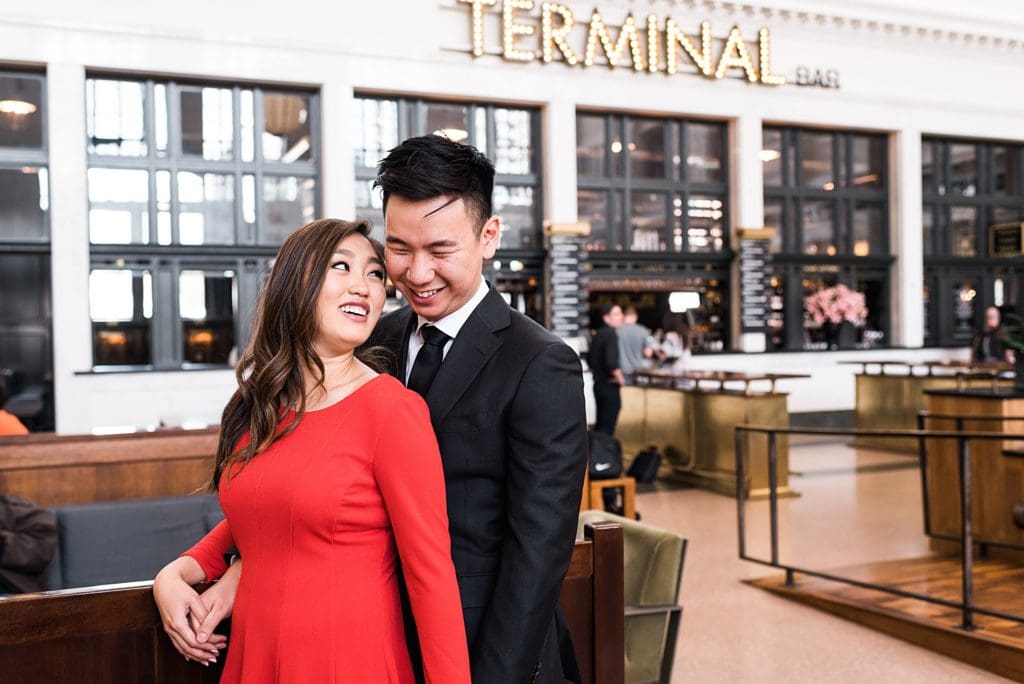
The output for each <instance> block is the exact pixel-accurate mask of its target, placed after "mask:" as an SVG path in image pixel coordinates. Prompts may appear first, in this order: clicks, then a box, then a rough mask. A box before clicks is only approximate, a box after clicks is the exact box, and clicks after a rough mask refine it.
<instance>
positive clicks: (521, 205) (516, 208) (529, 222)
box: [494, 185, 539, 249]
mask: <svg viewBox="0 0 1024 684" xmlns="http://www.w3.org/2000/svg"><path fill="white" fill-rule="evenodd" d="M494 212H495V213H496V214H498V216H500V217H501V243H500V246H501V249H528V248H533V247H536V246H537V243H538V232H539V231H538V230H537V219H536V212H535V211H534V204H533V188H532V187H529V186H525V187H524V186H505V185H496V186H494Z"/></svg>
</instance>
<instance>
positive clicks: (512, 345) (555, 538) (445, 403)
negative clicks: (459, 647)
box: [368, 290, 587, 684]
mask: <svg viewBox="0 0 1024 684" xmlns="http://www.w3.org/2000/svg"><path fill="white" fill-rule="evenodd" d="M415 325H416V315H415V313H414V312H413V311H412V310H411V309H410V308H408V307H405V308H403V309H400V310H398V311H395V312H392V313H391V314H389V315H387V316H385V317H383V318H382V319H381V321H380V323H379V324H378V325H377V329H376V330H375V332H374V334H373V336H372V337H371V339H370V341H369V343H368V346H373V345H378V346H383V347H386V348H387V349H389V350H391V351H392V353H393V358H392V361H393V362H394V365H393V367H392V368H391V369H390V372H392V373H393V374H394V375H396V376H397V377H399V378H400V379H402V380H404V370H405V368H406V358H407V351H408V341H409V335H410V333H411V332H412V331H413V330H414V327H415ZM426 400H427V405H428V406H429V407H430V418H431V422H432V423H433V425H434V431H435V432H436V434H437V439H438V443H439V444H440V447H441V458H442V460H443V462H444V474H445V484H446V486H447V495H448V520H449V525H450V528H451V537H452V559H453V561H454V563H455V570H456V573H457V575H458V582H459V589H460V591H461V595H462V606H463V612H464V617H465V620H466V633H467V636H468V639H469V650H470V662H471V665H472V670H473V681H474V682H478V683H479V684H499V683H509V684H523V683H525V682H529V681H537V682H559V683H561V682H562V681H563V679H562V667H561V664H560V660H559V655H558V641H557V635H556V630H555V626H554V622H555V620H554V616H555V606H556V604H557V600H558V594H559V590H560V587H561V583H562V578H563V577H564V575H565V571H566V569H567V568H568V564H569V558H570V556H571V554H572V547H573V542H574V538H575V533H576V520H577V516H578V514H579V506H580V495H581V492H582V488H583V473H584V471H585V469H586V458H587V456H586V449H587V431H586V416H585V413H584V404H583V401H584V400H583V377H582V373H581V368H580V361H579V357H578V356H577V355H576V353H575V352H574V351H573V350H572V349H570V348H569V347H568V346H567V345H566V344H564V343H563V342H562V341H561V340H560V339H559V338H557V337H556V336H554V335H552V334H551V333H550V332H548V331H547V330H545V329H544V328H542V327H541V326H539V325H537V324H536V323H535V322H533V321H532V320H530V319H529V318H527V317H525V316H523V315H522V314H520V313H519V312H517V311H514V310H512V309H511V308H509V306H508V305H507V304H506V303H505V301H504V300H503V299H502V298H501V296H500V295H499V294H498V293H497V292H495V291H494V290H491V291H490V292H489V293H488V294H487V296H486V297H485V298H484V300H483V301H482V302H481V303H480V305H479V306H477V308H476V310H475V311H473V313H472V314H471V315H470V317H469V320H468V321H467V322H466V324H465V326H464V327H463V328H462V330H461V331H460V332H459V335H458V336H457V337H456V338H455V341H454V342H453V343H452V347H451V349H450V350H449V351H448V354H447V356H446V357H445V360H444V363H443V364H442V365H441V369H440V370H439V371H438V374H437V376H436V378H435V379H434V382H433V384H432V385H431V388H430V391H429V392H428V394H427V397H426ZM538 668H539V669H538Z"/></svg>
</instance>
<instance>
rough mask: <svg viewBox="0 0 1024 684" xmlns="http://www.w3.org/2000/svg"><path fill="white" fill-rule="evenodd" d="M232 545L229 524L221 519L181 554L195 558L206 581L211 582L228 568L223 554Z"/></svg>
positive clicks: (232, 539)
mask: <svg viewBox="0 0 1024 684" xmlns="http://www.w3.org/2000/svg"><path fill="white" fill-rule="evenodd" d="M234 545H235V540H234V538H233V537H232V536H231V526H230V525H228V521H227V520H222V521H220V523H218V524H217V526H216V527H214V528H213V529H212V530H210V531H209V532H207V533H206V536H205V537H203V538H202V539H200V540H199V541H197V542H196V543H195V545H194V546H193V547H192V548H191V549H189V550H188V551H186V552H185V553H183V554H181V555H182V556H190V557H192V558H193V559H195V561H196V562H197V563H199V566H200V567H201V568H202V569H203V572H205V573H206V581H207V582H212V581H214V580H216V579H220V576H221V575H223V574H224V571H225V570H227V569H228V564H227V562H226V561H225V560H224V554H225V553H227V552H228V551H230V550H231V548H232V547H233V546H234Z"/></svg>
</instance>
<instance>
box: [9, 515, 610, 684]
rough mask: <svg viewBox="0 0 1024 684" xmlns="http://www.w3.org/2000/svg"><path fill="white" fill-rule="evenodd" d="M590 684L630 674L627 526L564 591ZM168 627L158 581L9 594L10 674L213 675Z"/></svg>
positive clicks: (25, 680)
mask: <svg viewBox="0 0 1024 684" xmlns="http://www.w3.org/2000/svg"><path fill="white" fill-rule="evenodd" d="M560 602H561V605H562V610H563V612H564V614H565V618H566V622H567V624H568V625H569V630H570V632H571V634H572V637H573V642H574V645H575V647H576V652H577V658H578V660H579V663H580V669H581V671H582V674H583V677H584V680H583V681H584V683H585V684H622V683H623V680H624V659H623V648H624V636H623V634H624V632H623V605H624V604H623V583H622V528H621V527H619V526H618V525H615V524H613V523H597V524H594V525H588V526H587V530H586V540H584V541H579V542H577V543H576V546H575V548H574V549H573V557H572V561H571V563H570V565H569V571H568V573H567V574H566V578H565V582H564V583H563V585H562V594H561V599H560ZM223 662H224V658H221V660H220V664H218V665H217V666H211V667H209V668H206V667H203V666H201V665H198V664H196V663H191V662H188V661H186V660H185V659H184V658H183V657H182V656H180V655H179V654H178V653H177V652H176V651H175V650H174V648H173V647H172V646H171V642H170V640H169V639H168V638H167V636H166V635H165V634H164V632H163V628H162V627H161V624H160V616H159V614H158V613H157V610H156V606H155V605H154V603H153V597H152V593H151V591H150V583H149V582H139V583H134V584H130V585H111V586H109V587H94V588H90V589H71V590H66V591H56V592H49V593H46V594H26V595H24V596H14V597H11V598H7V599H0V673H2V674H0V679H2V681H3V682H5V684H36V683H37V682H48V683H53V684H61V683H64V682H68V683H69V684H70V683H75V684H77V683H78V682H90V683H91V684H108V683H109V684H151V683H153V682H161V683H166V684H201V683H202V684H207V683H208V684H213V683H215V682H217V680H218V679H219V677H220V666H221V665H222V664H223Z"/></svg>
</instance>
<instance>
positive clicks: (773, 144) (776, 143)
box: [760, 128, 785, 187]
mask: <svg viewBox="0 0 1024 684" xmlns="http://www.w3.org/2000/svg"><path fill="white" fill-rule="evenodd" d="M760 156H761V164H762V166H761V169H762V173H763V174H764V184H765V185H767V186H770V187H779V186H782V185H785V178H784V176H783V173H782V131H780V130H778V129H777V128H766V129H764V132H763V133H762V140H761V155H760Z"/></svg>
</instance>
